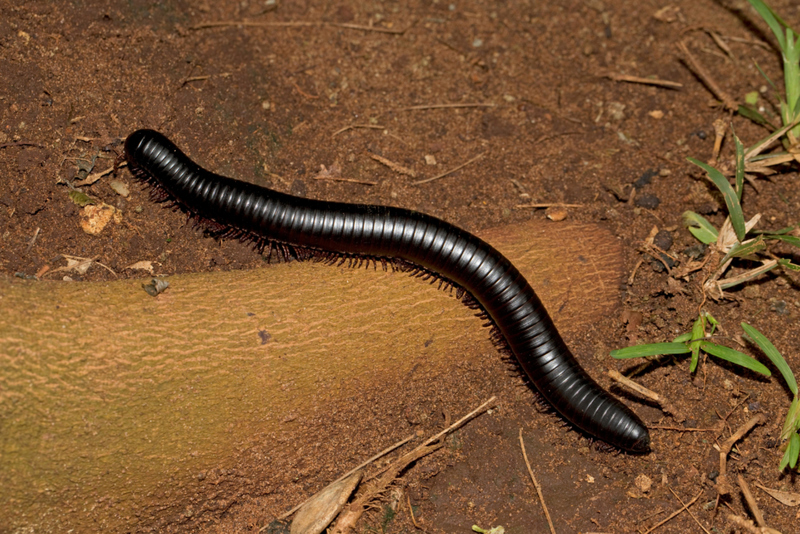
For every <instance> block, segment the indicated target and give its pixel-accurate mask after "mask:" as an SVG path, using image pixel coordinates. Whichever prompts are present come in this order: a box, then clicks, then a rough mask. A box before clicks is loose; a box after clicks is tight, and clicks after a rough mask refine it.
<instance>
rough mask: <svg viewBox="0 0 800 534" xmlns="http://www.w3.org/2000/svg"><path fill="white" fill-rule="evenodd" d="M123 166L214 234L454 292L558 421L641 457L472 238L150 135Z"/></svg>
mask: <svg viewBox="0 0 800 534" xmlns="http://www.w3.org/2000/svg"><path fill="white" fill-rule="evenodd" d="M125 158H126V159H127V161H128V165H129V167H130V168H131V170H132V172H133V173H134V175H135V176H136V177H138V178H139V179H142V180H144V181H146V182H148V183H149V184H151V185H153V186H154V187H156V190H157V192H158V193H159V194H160V195H161V196H162V197H163V198H164V199H168V200H171V201H172V202H173V203H174V204H175V205H176V206H178V207H179V208H180V209H181V210H183V211H185V212H187V213H188V214H189V215H191V216H193V217H195V218H197V219H200V220H202V221H207V222H210V223H211V224H212V225H213V226H215V227H219V228H225V229H228V231H229V232H231V233H235V234H238V235H240V236H244V237H248V238H250V239H253V240H255V241H256V242H260V243H261V244H262V245H263V244H264V243H270V244H271V243H277V244H278V245H279V246H284V247H298V248H299V249H301V250H307V251H311V252H312V254H313V253H314V252H318V253H319V254H321V255H324V257H330V255H337V256H341V257H350V258H353V257H355V258H368V259H372V260H376V259H377V260H379V261H398V262H403V263H405V264H411V265H412V266H414V267H416V268H418V269H421V270H423V271H425V272H429V273H432V274H434V275H435V276H438V277H440V278H441V279H444V280H445V281H447V282H449V283H451V284H453V285H454V286H456V287H459V288H462V289H463V290H465V291H467V292H468V293H469V294H470V295H471V296H472V298H473V299H474V301H475V302H476V303H477V304H478V305H479V306H480V308H481V309H482V310H483V311H484V312H485V313H486V314H487V315H488V316H489V317H490V318H491V320H492V322H493V323H494V325H495V327H496V328H497V330H498V331H499V333H500V334H501V335H502V339H503V341H504V342H505V343H506V344H507V346H508V348H509V349H510V350H511V352H512V353H513V354H514V356H515V357H516V360H517V361H518V362H519V365H520V366H521V367H522V369H523V370H524V371H525V373H526V374H527V375H528V377H529V378H530V380H531V382H533V384H534V385H535V386H536V388H537V389H538V390H539V393H541V395H542V397H544V399H545V400H546V401H547V402H549V403H550V404H551V405H552V406H553V407H554V408H555V409H556V411H558V412H559V413H560V414H561V415H562V416H563V417H564V418H565V419H567V420H568V421H569V422H571V423H572V424H573V425H575V426H576V427H578V428H579V429H581V430H583V431H584V432H586V433H587V434H589V435H591V436H593V437H596V438H598V439H601V440H603V441H606V442H607V443H609V444H611V445H614V446H615V447H618V448H619V449H622V450H625V451H630V452H637V453H642V452H647V451H648V450H649V448H650V435H649V433H648V431H647V427H645V425H644V423H643V422H642V421H641V420H640V419H639V418H638V417H637V416H636V414H634V413H633V412H632V411H631V410H630V409H629V408H628V407H627V406H625V405H624V404H622V403H621V402H620V401H618V400H617V399H615V398H614V397H612V396H611V395H609V394H608V393H607V392H606V391H605V390H603V389H602V388H601V387H600V386H599V385H598V384H597V382H595V381H594V380H593V379H592V378H591V377H590V376H589V375H588V374H587V373H586V371H584V370H583V368H582V367H581V366H580V364H579V363H578V361H577V360H576V359H575V357H574V356H573V355H572V353H571V352H570V350H569V349H568V348H567V345H566V344H565V343H564V341H563V340H562V339H561V336H560V335H559V333H558V331H557V330H556V328H555V326H554V324H553V321H552V319H551V318H550V316H549V315H548V314H547V311H546V310H545V309H544V306H543V305H542V303H541V301H540V300H539V298H538V297H537V296H536V293H534V291H533V288H531V286H530V284H529V283H528V282H527V281H526V280H525V278H524V277H523V276H522V275H521V274H520V272H519V271H518V270H517V269H516V268H515V267H514V266H513V265H512V264H511V262H510V261H509V260H508V259H506V258H505V256H503V255H502V254H500V253H499V252H498V251H497V250H495V249H494V248H493V247H492V246H491V245H489V244H488V243H486V242H484V241H483V240H481V239H479V238H478V237H476V236H474V235H472V234H470V233H469V232H467V231H465V230H462V229H460V228H458V227H456V226H454V225H452V224H449V223H447V222H445V221H442V220H441V219H437V218H436V217H433V216H430V215H425V214H424V213H419V212H416V211H411V210H407V209H402V208H394V207H388V206H371V205H365V204H346V203H338V202H326V201H320V200H310V199H307V198H301V197H296V196H292V195H288V194H285V193H280V192H278V191H273V190H271V189H267V188H265V187H260V186H257V185H253V184H250V183H247V182H242V181H239V180H234V179H231V178H227V177H224V176H220V175H217V174H214V173H212V172H209V171H207V170H205V169H203V168H202V167H200V166H199V165H197V164H196V163H195V162H193V161H192V160H191V159H189V157H188V156H186V155H185V154H184V153H183V152H181V151H180V150H179V149H178V148H177V147H176V146H175V145H174V144H173V143H172V142H171V141H169V140H168V139H167V138H166V137H164V136H163V135H162V134H160V133H158V132H156V131H153V130H138V131H136V132H133V133H132V134H131V135H129V136H128V138H127V139H126V140H125Z"/></svg>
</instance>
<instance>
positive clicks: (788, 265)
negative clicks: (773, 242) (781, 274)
mask: <svg viewBox="0 0 800 534" xmlns="http://www.w3.org/2000/svg"><path fill="white" fill-rule="evenodd" d="M778 265H780V266H781V267H783V268H784V269H789V270H790V271H800V265H796V264H794V263H792V260H790V259H788V258H780V259H779V260H778Z"/></svg>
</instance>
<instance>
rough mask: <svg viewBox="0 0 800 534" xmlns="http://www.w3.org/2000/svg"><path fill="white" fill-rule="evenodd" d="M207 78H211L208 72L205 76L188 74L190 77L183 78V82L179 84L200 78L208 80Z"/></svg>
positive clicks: (196, 80)
mask: <svg viewBox="0 0 800 534" xmlns="http://www.w3.org/2000/svg"><path fill="white" fill-rule="evenodd" d="M209 78H211V75H210V74H206V75H205V76H190V77H188V78H186V79H185V80H183V82H182V83H181V86H183V85H186V84H187V83H191V82H199V81H202V80H208V79H209Z"/></svg>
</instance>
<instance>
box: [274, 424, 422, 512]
mask: <svg viewBox="0 0 800 534" xmlns="http://www.w3.org/2000/svg"><path fill="white" fill-rule="evenodd" d="M415 436H416V434H411V435H410V436H408V437H407V438H405V439H401V440H400V441H398V442H397V443H395V444H394V445H390V446H389V447H386V448H385V449H383V450H382V451H381V452H379V453H378V454H376V455H375V456H373V457H371V458H369V459H367V460H365V461H364V462H362V463H361V464H359V465H358V466H356V467H354V468H353V469H351V470H350V471H348V472H347V473H345V474H343V475H342V476H340V477H339V478H337V479H336V480H334V481H333V482H331V483H330V484H328V486H333V485H334V484H336V483H337V482H341V481H342V480H344V479H345V478H347V477H349V476H350V475H352V474H353V473H355V472H356V471H358V470H359V469H361V468H363V467H366V466H367V465H369V464H371V463H372V462H374V461H375V460H377V459H378V458H380V457H381V456H386V455H387V454H389V453H390V452H392V451H393V450H395V449H396V448H398V447H400V446H402V445H405V444H406V443H408V442H409V441H411V440H412V439H414V437H415ZM328 486H325V487H326V488H327V487H328ZM317 493H319V492H317ZM314 495H316V493H315V494H314ZM311 497H313V495H312V496H311ZM311 497H309V498H308V499H306V500H305V501H303V502H301V503H300V504H298V505H297V506H295V507H294V508H292V509H291V510H289V511H288V512H286V513H285V514H283V515H282V516H280V517H279V518H278V521H283V520H284V519H286V518H287V517H289V516H290V515H292V514H293V513H295V512H296V511H298V510H299V509H300V508H301V507H302V506H303V505H304V504H305V503H307V502H308V501H309V500H310V499H311Z"/></svg>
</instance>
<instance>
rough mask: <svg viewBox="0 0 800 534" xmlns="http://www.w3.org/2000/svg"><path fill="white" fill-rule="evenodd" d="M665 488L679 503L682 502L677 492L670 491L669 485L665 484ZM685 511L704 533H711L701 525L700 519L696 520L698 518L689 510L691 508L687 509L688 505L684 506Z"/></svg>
mask: <svg viewBox="0 0 800 534" xmlns="http://www.w3.org/2000/svg"><path fill="white" fill-rule="evenodd" d="M667 489H668V490H669V492H670V493H672V495H674V496H675V498H676V499H678V502H679V503H681V504H683V500H681V498H680V497H678V494H677V493H675V492H674V491H672V488H670V487H669V486H667ZM683 505H684V506H686V505H685V504H683ZM686 512H687V513H688V514H689V515H690V516H692V519H694V522H695V523H697V526H699V527H700V528H702V529H703V531H704V532H705V533H706V534H711V533H710V532H709V531H708V529H707V528H706V527H704V526H703V525H701V524H700V521H698V520H697V518H696V517H695V515H694V514H693V513H692V511H691V510H689V508H688V507H687V508H686Z"/></svg>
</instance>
